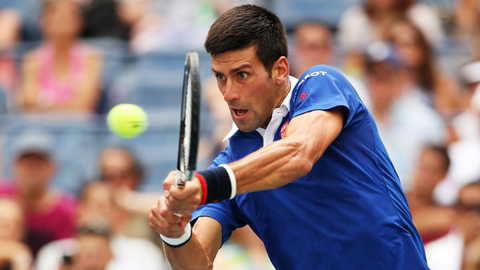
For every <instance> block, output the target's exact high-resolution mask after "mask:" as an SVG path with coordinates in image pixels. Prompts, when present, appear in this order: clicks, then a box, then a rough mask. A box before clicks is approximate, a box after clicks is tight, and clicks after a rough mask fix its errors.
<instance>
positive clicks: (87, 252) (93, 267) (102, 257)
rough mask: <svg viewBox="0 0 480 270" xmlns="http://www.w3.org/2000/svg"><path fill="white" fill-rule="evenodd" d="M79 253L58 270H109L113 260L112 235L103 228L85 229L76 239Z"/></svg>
mask: <svg viewBox="0 0 480 270" xmlns="http://www.w3.org/2000/svg"><path fill="white" fill-rule="evenodd" d="M76 243H77V244H78V245H77V251H76V252H75V254H74V255H73V257H72V258H69V259H65V260H64V261H63V263H62V265H61V266H60V268H58V270H107V269H112V268H111V267H109V266H110V263H111V261H112V260H113V254H112V250H111V248H110V233H109V231H108V230H107V229H106V228H103V227H84V228H81V229H80V232H79V233H78V234H77V237H76Z"/></svg>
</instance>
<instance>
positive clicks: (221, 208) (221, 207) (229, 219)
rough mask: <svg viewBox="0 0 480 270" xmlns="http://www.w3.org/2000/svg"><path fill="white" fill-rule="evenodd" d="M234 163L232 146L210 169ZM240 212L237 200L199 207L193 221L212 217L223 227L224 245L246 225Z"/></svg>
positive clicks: (216, 159) (194, 213) (220, 155)
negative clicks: (237, 229) (236, 231)
mask: <svg viewBox="0 0 480 270" xmlns="http://www.w3.org/2000/svg"><path fill="white" fill-rule="evenodd" d="M232 161H233V158H232V154H231V148H230V145H228V146H227V148H226V149H225V150H224V151H222V152H220V154H219V155H218V156H217V157H216V158H215V159H214V160H213V163H212V165H210V167H209V168H208V169H213V168H216V167H218V166H219V165H220V164H226V163H230V162H232ZM239 214H240V212H239V211H238V208H237V207H236V203H235V199H232V200H226V201H221V202H216V203H210V204H207V205H204V206H201V207H199V208H198V209H197V210H196V211H195V212H193V215H192V221H193V222H195V221H196V220H197V219H198V218H199V217H210V218H213V219H215V220H216V221H218V222H219V223H220V225H221V226H222V245H223V243H225V242H226V241H227V240H228V239H229V238H230V236H231V235H232V232H233V231H234V230H235V229H236V228H240V227H243V226H245V225H246V223H245V222H243V221H241V220H240V219H238V217H239Z"/></svg>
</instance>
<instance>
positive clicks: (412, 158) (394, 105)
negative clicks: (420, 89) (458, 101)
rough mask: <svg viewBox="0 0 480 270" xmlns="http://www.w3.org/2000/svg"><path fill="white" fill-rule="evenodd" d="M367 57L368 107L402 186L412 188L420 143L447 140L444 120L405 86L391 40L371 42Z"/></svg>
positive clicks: (404, 74) (403, 69)
mask: <svg viewBox="0 0 480 270" xmlns="http://www.w3.org/2000/svg"><path fill="white" fill-rule="evenodd" d="M365 59H366V60H365V72H366V73H365V85H366V88H367V90H368V93H369V95H370V100H371V106H370V108H369V110H370V112H371V113H372V115H373V117H374V119H375V122H376V124H377V127H378V131H379V133H380V136H381V138H382V140H383V142H384V144H385V147H386V149H387V151H388V153H389V155H390V157H391V159H392V161H393V164H394V165H395V168H396V170H397V173H398V175H399V177H400V180H401V181H402V185H403V188H404V189H405V190H406V191H409V190H410V187H411V181H410V179H412V173H413V166H414V165H415V164H416V162H417V158H418V155H419V153H420V149H421V147H422V146H423V145H426V144H442V143H445V142H446V138H447V132H446V129H445V123H444V121H443V119H442V118H441V116H440V115H439V114H438V113H437V112H436V111H435V110H433V109H432V108H431V107H430V106H428V105H426V104H425V103H424V102H422V100H420V99H419V98H418V96H416V95H414V94H412V92H408V91H406V90H405V89H406V86H407V74H406V70H405V67H404V66H403V64H402V62H400V59H399V58H398V56H397V55H396V53H395V51H394V50H393V48H392V46H391V44H387V43H382V42H379V43H373V44H371V45H370V46H369V47H368V48H367V51H366V53H365Z"/></svg>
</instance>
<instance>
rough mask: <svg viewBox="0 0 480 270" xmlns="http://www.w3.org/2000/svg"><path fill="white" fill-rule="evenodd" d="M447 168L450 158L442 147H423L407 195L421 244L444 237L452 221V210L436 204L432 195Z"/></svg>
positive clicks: (443, 177)
mask: <svg viewBox="0 0 480 270" xmlns="http://www.w3.org/2000/svg"><path fill="white" fill-rule="evenodd" d="M449 166H450V158H449V156H448V152H447V149H446V148H445V147H443V146H435V145H427V146H425V147H423V148H422V150H421V153H420V156H419V158H418V161H417V164H416V166H415V169H414V173H413V179H412V182H413V183H412V188H411V190H410V192H409V193H407V194H406V196H407V200H408V204H409V206H410V211H411V212H412V217H413V223H414V224H415V227H417V230H418V232H419V233H420V236H421V237H422V240H423V243H424V244H426V243H428V242H431V241H433V240H435V239H437V238H440V237H441V236H443V235H445V234H447V233H448V232H449V231H450V228H451V226H452V223H453V221H454V220H453V219H454V212H453V210H452V209H451V208H450V207H448V206H443V205H439V204H438V203H437V202H436V201H435V196H434V191H435V188H436V187H437V185H438V184H439V183H440V182H441V181H443V180H444V179H445V177H446V175H447V172H448V168H449Z"/></svg>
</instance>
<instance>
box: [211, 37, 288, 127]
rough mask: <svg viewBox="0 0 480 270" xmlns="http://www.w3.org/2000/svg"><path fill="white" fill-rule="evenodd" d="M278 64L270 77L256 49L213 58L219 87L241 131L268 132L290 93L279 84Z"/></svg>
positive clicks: (213, 66)
mask: <svg viewBox="0 0 480 270" xmlns="http://www.w3.org/2000/svg"><path fill="white" fill-rule="evenodd" d="M277 64H278V61H277V62H276V63H274V67H273V69H272V76H269V74H268V72H267V70H266V69H265V67H264V66H263V64H262V63H261V62H260V60H259V59H258V58H257V56H256V54H255V47H253V46H252V47H249V48H246V49H240V50H236V51H229V52H225V53H221V54H218V55H216V56H215V57H212V70H213V73H214V74H215V77H216V78H217V84H218V87H219V89H220V92H221V93H222V95H223V99H224V100H225V101H226V102H227V104H228V107H229V109H230V114H231V115H232V119H233V121H234V122H235V124H236V125H237V127H238V128H239V129H240V130H241V131H243V132H252V131H254V130H256V129H257V128H259V127H263V128H266V127H267V125H268V123H269V122H270V118H271V115H272V112H273V110H274V109H275V108H276V107H278V106H280V104H281V103H282V100H283V98H284V97H285V95H286V93H287V92H286V89H281V87H280V85H279V84H278V83H276V80H275V78H276V77H277V74H278V73H277V72H276V71H275V66H276V65H277Z"/></svg>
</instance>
